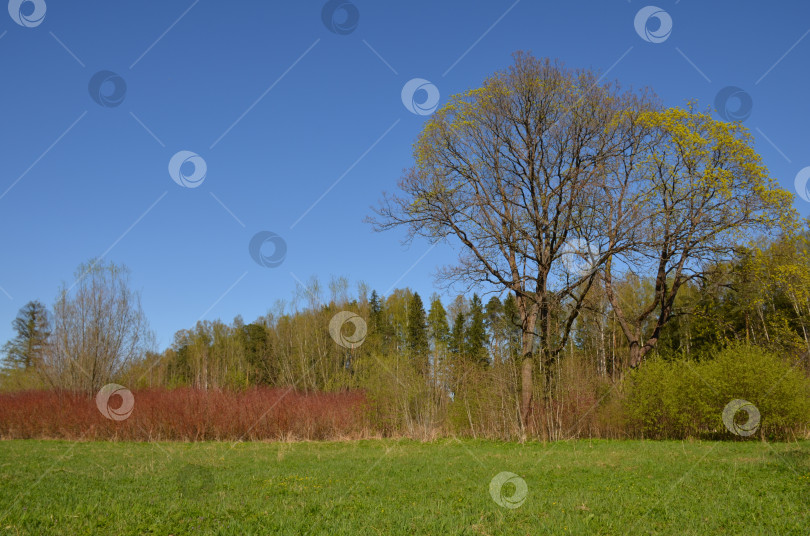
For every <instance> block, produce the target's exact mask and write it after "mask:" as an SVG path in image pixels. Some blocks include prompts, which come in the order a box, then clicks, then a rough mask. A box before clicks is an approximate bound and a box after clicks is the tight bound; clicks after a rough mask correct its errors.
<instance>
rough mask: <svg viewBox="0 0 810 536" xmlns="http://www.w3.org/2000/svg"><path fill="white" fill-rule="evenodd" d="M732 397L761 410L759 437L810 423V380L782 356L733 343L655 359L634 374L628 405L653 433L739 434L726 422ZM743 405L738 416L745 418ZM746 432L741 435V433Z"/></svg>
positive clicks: (635, 423) (639, 428) (631, 415)
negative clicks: (704, 352)
mask: <svg viewBox="0 0 810 536" xmlns="http://www.w3.org/2000/svg"><path fill="white" fill-rule="evenodd" d="M732 400H746V401H748V402H750V403H751V404H753V405H754V406H755V407H756V408H757V409H758V410H759V413H760V423H759V427H758V429H757V430H756V433H755V434H753V435H754V436H755V437H756V436H759V437H767V438H780V439H787V438H792V437H793V436H794V435H795V436H799V435H803V434H805V433H806V430H807V426H808V423H810V380H808V378H807V376H806V375H805V374H804V372H803V371H802V370H800V369H798V368H796V367H794V366H792V365H790V364H789V363H788V362H786V361H785V360H784V359H782V358H781V357H780V356H778V355H776V354H774V353H772V352H769V351H767V350H764V349H762V348H758V347H755V346H748V345H744V344H733V345H730V346H728V347H727V348H725V349H724V350H722V351H720V352H719V353H718V354H717V355H716V356H715V358H714V359H711V360H707V361H703V362H699V363H698V362H695V361H691V360H687V359H677V360H674V361H669V362H665V361H663V360H661V359H652V360H650V361H648V362H646V363H644V364H643V365H642V366H641V367H639V369H638V370H636V371H634V372H633V373H632V374H631V375H630V377H629V389H628V397H627V402H626V407H625V410H626V412H627V417H628V420H629V422H630V423H631V425H632V427H633V428H634V430H635V432H636V433H637V434H639V435H641V436H643V437H650V438H687V437H715V438H720V437H723V438H735V437H738V435H736V434H734V433H732V432H731V431H729V430H728V428H727V427H726V425H725V424H724V423H723V410H724V408H725V407H726V405H727V404H729V403H730V402H731V401H732ZM746 418H747V414H746V413H745V412H743V411H740V412H738V413H737V415H736V419H735V422H737V423H740V422H744V421H745V420H746ZM740 437H742V436H740Z"/></svg>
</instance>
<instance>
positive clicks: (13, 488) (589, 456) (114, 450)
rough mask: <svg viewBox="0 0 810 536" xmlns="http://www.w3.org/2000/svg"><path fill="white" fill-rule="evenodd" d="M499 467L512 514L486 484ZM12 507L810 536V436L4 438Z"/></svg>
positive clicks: (36, 529) (118, 530) (2, 455)
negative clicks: (547, 440)
mask: <svg viewBox="0 0 810 536" xmlns="http://www.w3.org/2000/svg"><path fill="white" fill-rule="evenodd" d="M503 471H509V472H511V473H515V474H517V475H519V476H520V477H521V478H522V479H523V480H524V481H525V483H526V492H525V499H524V500H523V502H522V503H521V502H520V499H521V497H520V496H517V495H514V494H515V493H517V494H520V493H521V489H520V488H521V486H520V482H519V481H516V480H514V479H513V480H511V481H510V482H509V483H506V484H505V485H504V486H503V487H502V488H501V490H500V491H501V492H502V495H500V496H498V495H497V493H496V497H499V498H500V499H501V502H502V503H503V504H506V505H507V506H508V505H510V501H511V505H512V506H517V507H516V508H510V507H507V506H500V505H499V504H497V503H496V502H495V500H494V499H493V496H492V495H491V493H490V484H491V481H492V479H493V477H495V476H496V475H498V474H499V473H501V472H503ZM497 490H498V486H495V489H494V490H493V491H496V492H497ZM510 495H512V496H511V497H510ZM0 516H1V517H0V533H2V534H64V535H84V534H116V535H121V534H163V535H167V534H173V535H180V534H234V535H237V534H238V535H243V534H244V535H250V534H402V535H405V534H483V535H496V534H520V535H524V534H532V535H536V534H616V535H623V534H729V535H739V534H762V535H779V534H801V535H804V536H806V535H808V534H810V442H800V443H790V444H786V443H781V444H765V443H761V442H757V441H751V442H685V443H681V442H643V441H588V440H581V441H573V442H559V443H551V444H545V445H544V444H538V443H528V444H524V445H520V444H516V443H496V442H482V441H469V440H464V441H458V440H444V441H440V442H433V443H418V442H413V441H410V440H402V441H397V440H369V441H353V442H303V443H240V444H236V445H235V446H232V444H230V443H159V444H157V443H127V442H115V443H112V442H111V443H107V442H86V443H72V442H67V441H33V440H21V441H0Z"/></svg>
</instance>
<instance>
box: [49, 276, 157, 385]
mask: <svg viewBox="0 0 810 536" xmlns="http://www.w3.org/2000/svg"><path fill="white" fill-rule="evenodd" d="M151 341H152V335H151V332H150V331H149V329H148V326H147V322H146V317H145V316H144V314H143V311H142V310H141V303H140V296H139V295H138V293H136V292H134V291H133V290H132V289H131V288H130V285H129V270H128V269H127V268H126V267H124V266H117V265H115V264H112V263H110V264H102V263H97V262H89V263H87V264H84V265H82V266H80V267H79V268H78V269H77V271H76V281H75V283H74V284H73V285H72V286H71V287H70V288H68V287H66V286H65V285H63V287H62V289H61V291H60V292H59V295H58V297H57V299H56V303H55V304H54V307H53V331H52V333H51V338H50V346H49V348H48V351H47V352H46V354H47V357H46V363H45V373H46V375H47V376H48V378H49V380H50V381H51V383H52V384H53V385H55V386H57V387H60V388H65V389H74V390H83V391H86V392H88V393H91V394H92V393H95V392H96V391H98V389H99V388H101V387H102V386H103V385H104V384H106V383H108V382H110V381H111V380H112V379H113V377H114V376H115V375H116V374H117V373H118V372H120V371H121V369H122V367H123V366H124V365H125V364H127V363H131V362H132V361H134V360H136V359H138V358H141V357H143V355H144V353H145V351H146V350H147V349H148V347H149V345H150V343H151Z"/></svg>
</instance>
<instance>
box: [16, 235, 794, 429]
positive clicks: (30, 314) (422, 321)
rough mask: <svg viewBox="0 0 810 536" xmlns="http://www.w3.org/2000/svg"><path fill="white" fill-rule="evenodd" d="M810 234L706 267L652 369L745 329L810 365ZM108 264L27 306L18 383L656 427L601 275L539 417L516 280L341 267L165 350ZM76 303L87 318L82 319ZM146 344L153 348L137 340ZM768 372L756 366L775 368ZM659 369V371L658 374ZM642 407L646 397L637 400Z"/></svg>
mask: <svg viewBox="0 0 810 536" xmlns="http://www.w3.org/2000/svg"><path fill="white" fill-rule="evenodd" d="M808 236H810V235H808V234H807V233H805V234H800V235H797V236H794V237H791V238H783V239H780V240H777V241H774V242H770V243H761V244H759V245H758V246H757V247H752V248H749V249H747V250H746V251H745V252H744V253H743V254H741V255H739V256H737V257H736V258H735V259H734V260H733V261H732V262H728V263H721V264H717V265H715V266H713V267H711V268H709V269H706V270H705V273H706V277H704V278H702V279H701V280H699V281H695V282H692V283H690V284H688V285H687V286H686V288H684V289H683V290H682V292H681V293H680V294H679V298H678V300H677V304H676V308H675V311H674V312H673V320H672V321H671V322H670V323H668V324H667V326H666V327H665V329H664V331H663V333H662V335H661V337H660V341H659V343H658V345H657V347H656V351H655V352H654V353H653V354H650V355H648V356H647V358H646V360H645V363H644V364H642V366H641V367H640V368H642V369H643V368H644V367H645V366H646V362H649V361H661V362H675V361H683V360H686V361H689V362H693V363H695V365H696V364H697V363H701V362H710V361H712V360H713V359H714V358H715V356H716V355H718V353H719V352H720V351H721V350H722V349H723V348H725V347H727V346H728V345H729V344H734V343H743V344H748V345H753V346H758V347H761V348H763V349H766V350H768V351H771V352H774V353H776V354H778V355H779V356H780V359H781V362H782V363H783V364H784V365H785V366H786V367H790V366H792V367H794V368H801V369H803V370H805V372H806V371H810V357H809V356H810V353H809V352H808V349H810V339H808V328H809V327H810V239H809V238H808ZM87 266H89V265H85V266H84V267H82V268H81V269H80V273H81V272H82V271H84V272H86V271H87ZM95 270H96V271H97V272H98V273H96V274H95V275H89V276H88V275H86V276H85V277H86V278H88V283H89V284H88V285H87V288H84V287H81V286H80V287H79V288H78V290H77V291H76V292H75V293H73V294H72V295H70V294H66V293H60V295H59V299H58V300H57V302H56V304H55V307H54V312H53V313H49V312H47V311H46V310H45V309H44V306H42V305H41V304H38V303H36V302H34V303H31V304H28V305H27V306H26V307H24V308H23V309H22V310H21V312H20V316H19V317H18V318H17V319H16V320H15V323H14V327H15V329H16V331H17V333H18V336H17V337H16V338H15V339H13V340H12V341H9V342H8V343H7V344H6V346H5V347H4V349H5V354H6V361H5V371H4V375H3V386H4V388H5V389H6V390H9V389H15V388H16V389H19V388H22V387H43V386H50V387H56V388H67V389H74V390H75V389H81V388H82V386H87V387H88V389H86V390H88V391H90V392H91V393H92V390H93V389H95V388H96V387H94V384H99V385H102V384H105V383H108V382H111V381H116V382H118V383H121V384H122V385H125V386H127V387H128V388H130V389H133V390H135V389H155V388H169V389H174V388H178V387H191V388H196V389H199V390H209V391H221V390H225V391H227V390H233V391H242V390H246V389H248V388H251V387H254V386H267V387H283V388H289V387H293V388H294V389H295V390H296V391H299V392H304V393H306V392H340V391H363V392H365V393H366V394H367V396H368V400H369V404H370V408H369V410H370V411H371V412H372V418H371V421H370V422H372V423H373V427H374V428H375V429H376V430H377V431H378V432H379V433H381V434H398V433H407V434H411V435H418V436H420V437H430V436H433V435H436V434H443V433H448V432H452V433H458V434H467V435H473V436H485V437H504V438H509V437H521V436H523V435H524V434H526V433H527V432H528V433H529V434H531V435H537V436H540V437H546V438H561V437H570V436H573V435H592V436H607V437H622V436H625V435H628V434H630V435H638V434H639V433H642V432H643V430H644V426H643V419H641V417H640V415H638V412H636V413H635V414H634V413H633V412H631V411H629V410H626V408H625V405H626V404H625V402H626V398H627V396H629V394H631V391H632V389H631V387H632V385H633V382H632V381H630V382H626V381H624V380H626V379H627V378H626V376H627V373H628V371H630V367H629V358H630V349H629V344H628V341H627V338H626V337H624V335H623V334H622V330H621V329H620V326H618V324H617V320H616V318H615V315H614V314H613V311H612V308H611V306H610V303H609V301H608V300H607V298H606V297H605V295H604V293H605V289H604V287H603V286H602V285H599V284H597V285H595V286H594V288H593V289H592V291H591V292H590V294H589V295H588V300H587V302H586V303H585V304H584V306H583V308H582V313H581V314H580V316H579V317H578V319H577V322H576V324H575V326H574V327H573V331H572V336H571V338H570V342H569V346H568V348H567V349H566V352H565V355H564V356H563V358H562V359H560V360H558V361H557V362H556V363H555V365H554V369H553V370H551V371H544V370H538V371H537V373H536V374H537V376H538V380H539V381H538V383H537V385H536V387H535V389H536V391H537V392H536V397H535V400H536V402H535V407H534V409H533V414H532V421H531V423H532V424H531V429H530V430H528V431H527V430H523V429H522V428H521V420H520V419H519V412H520V381H519V378H520V370H519V367H520V359H519V358H520V350H521V337H522V330H521V326H520V321H519V314H518V311H517V305H516V303H515V299H514V296H513V295H512V294H510V293H504V294H502V295H497V294H496V295H489V296H488V297H487V298H486V300H484V299H482V297H481V296H479V295H478V294H472V296H470V297H465V296H461V295H459V296H457V297H456V298H455V299H453V300H450V301H444V302H443V301H442V299H441V298H440V297H439V296H438V295H434V296H432V297H430V299H429V300H427V302H425V301H423V299H422V297H421V296H420V295H419V294H418V293H416V292H412V291H410V290H408V289H400V290H395V291H394V292H392V293H391V294H390V295H388V296H381V295H379V294H378V293H377V292H376V291H368V289H367V288H366V287H365V286H363V285H360V286H359V288H358V290H357V292H356V293H354V295H353V296H352V295H351V292H350V288H349V282H348V281H347V280H346V279H345V278H336V279H333V280H332V281H331V282H330V283H329V285H328V289H324V288H323V287H322V285H321V284H320V283H319V282H318V281H317V280H314V279H313V280H311V281H310V283H309V284H308V285H307V286H306V288H304V287H301V288H299V289H298V292H297V297H296V299H294V300H293V301H292V302H291V303H289V304H287V303H283V302H280V303H278V304H277V305H276V307H275V308H274V310H273V311H272V312H268V314H266V315H265V316H262V317H260V318H258V319H256V320H254V321H253V322H250V323H246V322H244V321H243V320H242V319H241V318H240V317H237V318H236V319H234V320H233V321H232V322H231V323H225V322H222V321H219V320H216V321H200V322H198V323H197V324H196V325H195V326H194V327H192V328H190V329H187V330H181V331H179V332H177V333H176V334H175V337H174V342H173V344H172V345H171V347H170V348H168V349H166V350H165V351H163V352H156V351H154V350H149V349H148V348H147V347H145V346H139V345H138V344H135V343H136V342H137V341H141V340H146V339H148V337H143V336H139V337H138V339H137V341H135V340H133V333H140V331H139V330H141V331H142V325H141V323H142V322H143V319H142V318H141V317H140V315H139V314H135V313H129V314H125V313H123V312H122V311H123V310H124V309H126V308H125V307H124V305H122V304H121V303H119V302H120V301H121V299H120V298H121V296H122V295H123V296H126V297H127V298H128V300H129V306H132V305H133V304H134V303H136V302H137V300H136V298H135V297H134V295H133V294H131V293H130V292H129V291H128V290H127V288H126V286H125V284H124V283H125V282H124V281H121V280H117V279H115V277H117V276H118V275H120V274H125V273H126V271H125V270H123V269H121V268H120V267H114V266H106V267H104V266H102V267H96V268H95ZM111 274H112V275H111ZM614 288H615V289H616V290H615V291H616V292H617V293H618V294H619V296H620V299H621V300H622V303H623V304H624V305H625V307H626V308H627V310H629V311H632V307H633V306H634V305H633V304H644V303H646V302H647V301H648V296H647V293H649V292H650V291H651V288H652V283H651V282H650V281H647V280H644V279H641V278H637V277H627V278H625V279H623V280H621V281H614ZM84 292H88V293H97V294H98V295H100V296H106V297H107V303H108V307H106V308H104V307H102V308H99V306H98V304H99V303H105V301H104V300H91V299H90V297H89V296H88V295H85V294H83V293H84ZM71 296H72V297H71ZM116 296H117V298H116ZM85 303H92V304H94V307H96V313H97V314H98V315H99V316H100V317H101V316H104V315H108V314H109V310H116V311H119V321H120V322H122V323H126V324H131V323H132V321H133V319H135V320H137V321H138V330H134V329H133V328H132V326H130V327H129V328H128V329H124V328H122V327H121V326H117V325H116V323H115V322H113V321H111V320H110V319H109V318H107V317H105V318H104V324H103V325H101V324H99V325H95V324H94V323H93V321H92V318H91V317H92V314H90V313H92V310H91V309H92V308H87V309H88V310H85V309H83V308H82V305H83V304H85ZM113 304H117V306H116V307H113V306H112V305H113ZM639 306H640V305H639ZM105 311H106V312H105ZM136 311H137V309H136ZM74 314H75V315H78V316H80V317H81V318H82V319H83V320H82V322H83V324H81V325H78V324H76V322H75V321H74V320H75V319H73V317H72V315H74ZM104 330H108V331H109V333H108V334H107V335H109V334H110V333H117V334H119V337H118V339H119V340H120V339H122V336H120V335H121V334H123V335H127V334H128V335H129V337H130V340H129V341H128V342H127V341H126V340H123V341H120V344H119V346H118V348H117V349H115V350H113V349H111V343H110V342H109V341H108V340H107V336H106V335H102V334H101V332H102V331H104ZM93 337H95V338H96V341H97V342H96V343H93V342H92V340H93ZM79 339H81V340H83V341H84V342H83V344H84V347H79V346H76V345H73V346H71V348H72V349H73V350H74V351H75V352H76V353H73V354H68V353H66V351H65V346H70V345H69V344H68V343H66V342H65V341H71V340H79ZM123 339H126V337H123ZM94 344H95V345H96V346H97V347H98V348H95V347H93V345H94ZM136 347H140V348H141V350H140V353H136V354H133V353H132V352H133V351H134V350H133V349H134V348H136ZM105 349H106V353H105V351H101V350H105ZM684 370H686V369H684ZM786 370H787V369H786ZM77 371H78V372H77ZM764 372H765V371H749V373H750V374H752V375H754V376H756V375H757V374H760V375H762V377H763V378H764V377H765V376H766V375H765V374H764ZM634 377H635V376H633V375H632V374H631V376H630V379H631V380H633V378H634ZM692 380H694V381H693V382H692V383H695V384H696V383H697V382H700V378H698V377H696V378H692ZM732 380H734V381H737V380H740V381H742V378H732ZM645 381H646V383H645V385H650V381H651V380H649V378H646V379H645ZM623 384H626V386H627V387H628V388H627V389H625V388H621V387H622V385H623ZM90 387H92V388H93V389H90ZM617 387H619V388H617ZM647 391H650V390H649V389H648V390H647ZM639 392H642V390H639ZM648 394H651V393H648ZM773 394H774V395H776V394H779V396H783V395H784V393H781V392H778V390H776V391H774V393H773ZM799 394H800V395H801V393H799ZM794 395H795V393H794ZM739 396H740V397H742V394H741V395H739ZM804 396H805V397H806V396H807V393H806V392H805V393H804ZM639 404H641V406H639ZM633 407H644V406H643V404H642V403H641V402H639V401H635V405H634V406H633ZM720 410H722V408H720ZM794 414H796V412H795V411H794ZM634 415H635V417H634ZM798 415H801V413H800V412H799V413H798ZM794 417H795V415H794ZM718 418H719V413H718ZM800 420H801V419H800ZM805 422H806V420H805ZM783 428H784V427H783ZM658 435H661V433H660V431H659V432H658ZM664 435H666V434H664Z"/></svg>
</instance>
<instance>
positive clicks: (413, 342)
mask: <svg viewBox="0 0 810 536" xmlns="http://www.w3.org/2000/svg"><path fill="white" fill-rule="evenodd" d="M405 342H406V347H407V350H408V353H409V354H410V358H411V359H412V360H413V362H414V363H415V364H416V365H417V368H418V370H419V371H420V372H421V373H422V374H423V375H426V374H427V373H428V368H429V360H430V345H429V342H428V326H427V319H426V317H425V308H424V306H423V305H422V298H420V297H419V293H418V292H414V293H413V295H412V296H411V298H410V300H408V326H407V331H406V341H405Z"/></svg>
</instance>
